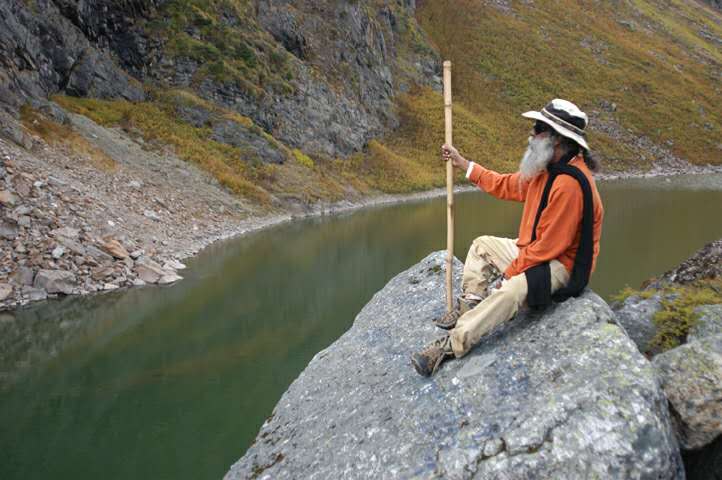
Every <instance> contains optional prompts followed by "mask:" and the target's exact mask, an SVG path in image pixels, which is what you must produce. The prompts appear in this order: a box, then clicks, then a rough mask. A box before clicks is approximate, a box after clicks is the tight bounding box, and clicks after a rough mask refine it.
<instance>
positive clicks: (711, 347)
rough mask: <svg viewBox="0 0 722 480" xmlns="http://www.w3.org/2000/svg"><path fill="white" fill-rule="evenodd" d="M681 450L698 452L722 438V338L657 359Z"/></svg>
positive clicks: (700, 343) (716, 336)
mask: <svg viewBox="0 0 722 480" xmlns="http://www.w3.org/2000/svg"><path fill="white" fill-rule="evenodd" d="M653 362H654V367H655V368H656V369H657V371H658V374H659V378H660V380H661V383H662V388H663V389H664V392H665V394H666V395H667V398H668V399H669V403H670V406H671V408H672V411H673V412H674V415H673V418H674V420H675V422H674V423H675V427H676V431H677V436H678V438H679V440H680V444H681V446H682V448H684V449H687V450H693V449H698V448H701V447H704V446H705V445H707V444H709V443H711V442H712V441H713V440H714V439H715V438H717V436H719V435H720V434H722V335H715V336H712V337H709V338H704V339H701V340H697V341H692V342H689V343H687V344H685V345H682V346H680V347H677V348H674V349H672V350H669V351H668V352H664V353H661V354H659V355H657V356H656V357H654V361H653Z"/></svg>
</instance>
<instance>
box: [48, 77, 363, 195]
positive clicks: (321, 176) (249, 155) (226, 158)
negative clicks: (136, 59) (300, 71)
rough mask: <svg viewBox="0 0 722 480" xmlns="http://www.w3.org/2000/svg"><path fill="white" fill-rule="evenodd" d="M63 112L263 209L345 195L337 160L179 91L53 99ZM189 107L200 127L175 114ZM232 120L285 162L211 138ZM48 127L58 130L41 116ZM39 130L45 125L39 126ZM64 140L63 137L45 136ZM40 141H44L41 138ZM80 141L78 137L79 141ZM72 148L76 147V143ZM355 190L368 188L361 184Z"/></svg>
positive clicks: (191, 94)
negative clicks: (123, 135)
mask: <svg viewBox="0 0 722 480" xmlns="http://www.w3.org/2000/svg"><path fill="white" fill-rule="evenodd" d="M53 100H54V101H55V102H57V103H58V104H59V105H61V106H62V107H63V108H66V109H67V110H69V111H71V112H74V113H79V114H81V115H85V116H87V117H88V118H90V119H91V120H93V121H95V122H96V123H99V124H101V125H104V126H107V127H121V128H123V129H124V130H126V131H127V132H128V133H129V134H131V135H138V136H140V137H142V138H143V140H144V142H145V144H146V146H148V148H158V149H159V150H165V149H166V148H168V147H170V148H172V149H173V151H174V153H175V154H176V155H178V156H179V157H180V158H182V159H184V160H187V161H189V162H192V163H194V164H196V165H197V166H199V167H200V168H202V169H204V170H206V171H208V172H209V173H211V174H212V175H213V176H214V177H215V178H216V179H217V180H218V181H219V183H220V184H221V185H223V186H224V187H226V188H228V189H229V190H231V191H232V192H235V193H237V194H239V195H241V196H243V197H245V198H247V199H249V200H250V201H252V202H254V203H256V204H258V205H260V206H261V207H264V208H270V207H271V200H272V197H273V196H274V195H277V196H281V197H283V198H285V199H296V200H299V201H301V202H307V203H310V202H315V201H318V200H340V199H342V198H343V197H344V194H345V192H346V190H345V186H344V183H345V182H344V181H343V179H342V178H341V174H336V173H334V172H338V171H339V170H341V169H340V168H339V165H340V164H342V163H344V162H342V161H331V160H324V159H317V160H316V161H314V160H313V159H311V158H310V157H309V156H308V155H306V154H305V153H303V152H302V151H301V150H299V149H293V150H291V149H290V148H288V147H287V146H286V145H284V144H283V143H282V142H280V141H279V140H277V139H276V138H274V137H273V136H272V135H271V134H269V133H268V132H265V131H264V130H262V129H261V128H260V127H258V126H257V125H255V124H254V123H253V121H252V120H251V119H249V118H248V117H245V116H243V115H240V114H238V113H236V112H232V111H229V110H225V109H223V108H221V107H218V106H216V105H214V104H212V103H210V102H207V101H205V100H203V99H201V98H198V97H197V96H195V95H194V94H193V93H192V92H189V91H185V90H169V91H153V92H151V100H150V101H147V102H139V103H131V102H127V101H125V100H112V101H109V100H98V99H88V98H76V97H67V96H61V95H58V96H55V97H53ZM182 107H195V108H197V109H200V110H204V111H206V112H208V114H209V120H208V122H207V124H206V125H202V126H199V127H196V126H193V125H191V124H189V123H187V122H186V121H184V120H183V117H182V115H179V108H182ZM221 120H222V121H232V122H235V123H238V124H239V125H241V126H243V127H245V128H247V129H248V130H249V132H251V133H253V134H255V135H258V136H261V137H263V138H264V139H266V140H267V141H268V143H270V144H271V145H272V146H273V147H275V148H276V149H277V150H279V151H280V152H282V153H283V154H284V155H285V156H286V158H287V159H291V158H293V159H295V160H296V161H295V162H285V163H284V164H283V165H271V164H265V163H263V162H262V161H261V159H260V158H258V156H257V154H256V152H255V150H253V149H251V148H240V147H235V146H232V145H227V144H224V143H221V142H218V141H215V140H213V139H212V127H213V124H214V122H217V121H221ZM42 121H43V122H49V124H50V125H52V126H53V128H62V126H58V125H57V124H54V123H53V122H50V121H49V120H47V119H45V118H44V117H42ZM41 125H45V123H42V124H41ZM48 137H53V138H56V137H57V138H64V137H67V135H48ZM44 138H45V137H44ZM80 138H81V139H82V137H80ZM76 143H77V142H76ZM359 187H360V188H368V187H365V186H364V185H363V184H360V185H359Z"/></svg>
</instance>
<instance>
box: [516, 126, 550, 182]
mask: <svg viewBox="0 0 722 480" xmlns="http://www.w3.org/2000/svg"><path fill="white" fill-rule="evenodd" d="M538 130H539V129H535V130H532V132H531V135H530V136H529V146H528V147H527V149H526V152H524V156H523V157H522V159H521V162H520V164H519V172H520V173H521V178H522V180H531V179H532V178H534V177H536V176H537V175H539V174H540V173H541V172H543V171H544V169H545V168H547V165H549V162H550V161H551V160H552V158H554V141H553V139H552V136H551V132H550V131H549V130H543V131H541V132H539V133H536V132H537V131H538Z"/></svg>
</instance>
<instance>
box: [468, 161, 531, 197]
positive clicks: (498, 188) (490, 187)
mask: <svg viewBox="0 0 722 480" xmlns="http://www.w3.org/2000/svg"><path fill="white" fill-rule="evenodd" d="M519 175H520V174H519V172H517V173H497V172H495V171H493V170H488V169H486V168H484V167H482V166H481V165H479V164H476V163H474V162H470V164H469V168H468V169H467V171H466V178H468V179H469V180H470V181H471V182H472V183H474V184H475V185H476V186H477V187H479V188H480V189H482V190H483V191H485V192H486V193H488V194H489V195H492V196H494V197H496V198H500V199H502V200H513V201H516V202H523V201H524V200H525V199H526V192H527V189H528V187H529V183H528V182H522V181H521V179H520V176H519Z"/></svg>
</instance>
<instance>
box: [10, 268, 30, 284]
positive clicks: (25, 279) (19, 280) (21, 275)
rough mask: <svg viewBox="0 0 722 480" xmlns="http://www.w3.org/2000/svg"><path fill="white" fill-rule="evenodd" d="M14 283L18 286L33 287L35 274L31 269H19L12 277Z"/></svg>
mask: <svg viewBox="0 0 722 480" xmlns="http://www.w3.org/2000/svg"><path fill="white" fill-rule="evenodd" d="M12 278H13V281H14V282H15V283H16V284H18V285H25V286H31V285H32V284H33V280H34V279H35V272H33V269H32V268H29V267H18V269H17V270H16V271H15V273H14V274H13V276H12Z"/></svg>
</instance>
